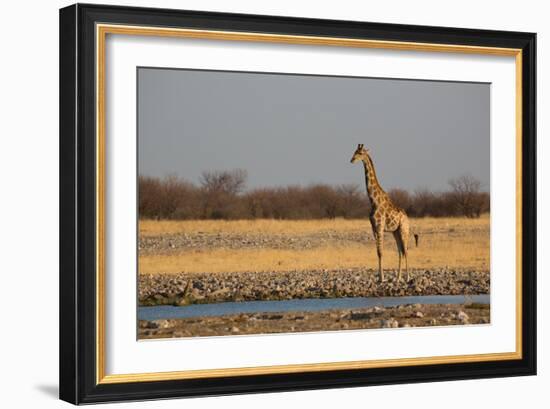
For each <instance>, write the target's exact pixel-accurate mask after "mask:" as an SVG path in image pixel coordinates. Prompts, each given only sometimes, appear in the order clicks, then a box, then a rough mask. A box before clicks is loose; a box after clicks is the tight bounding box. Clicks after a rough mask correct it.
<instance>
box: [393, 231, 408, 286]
mask: <svg viewBox="0 0 550 409" xmlns="http://www.w3.org/2000/svg"><path fill="white" fill-rule="evenodd" d="M393 237H394V238H395V243H396V244H397V253H398V254H399V269H398V272H397V281H401V257H402V256H403V255H404V254H405V252H404V248H403V241H402V240H401V233H400V229H397V230H396V231H394V232H393ZM406 262H407V256H406V255H405V264H406Z"/></svg>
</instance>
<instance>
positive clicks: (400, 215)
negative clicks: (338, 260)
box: [350, 143, 418, 281]
mask: <svg viewBox="0 0 550 409" xmlns="http://www.w3.org/2000/svg"><path fill="white" fill-rule="evenodd" d="M358 161H361V162H363V166H364V169H365V183H366V187H367V195H368V197H369V200H370V203H371V212H370V215H369V220H370V223H371V226H372V232H373V235H374V239H375V240H376V252H377V254H378V272H379V274H380V281H384V268H383V263H382V258H383V250H384V232H391V233H393V237H394V239H395V242H396V244H397V252H398V254H399V269H398V280H399V281H400V280H401V259H402V258H404V259H405V270H406V272H407V281H408V280H409V279H410V275H409V264H408V260H407V256H408V249H409V245H408V243H409V235H410V225H409V218H408V217H407V214H406V213H405V210H403V209H401V208H399V207H398V206H396V205H395V204H394V203H393V202H392V200H391V199H390V197H389V195H388V194H387V193H386V192H385V191H384V189H382V187H381V186H380V183H379V182H378V178H377V176H376V170H375V169H374V162H373V161H372V158H371V157H370V154H369V150H368V149H365V147H364V145H363V144H362V143H360V144H358V145H357V149H356V150H355V152H354V153H353V156H352V157H351V161H350V162H351V163H356V162H358ZM414 238H415V243H416V245H417V246H418V234H415V235H414Z"/></svg>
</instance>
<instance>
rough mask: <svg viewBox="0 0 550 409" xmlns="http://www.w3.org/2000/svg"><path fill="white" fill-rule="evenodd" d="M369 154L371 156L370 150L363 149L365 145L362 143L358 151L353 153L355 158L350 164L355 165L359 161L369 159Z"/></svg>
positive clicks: (352, 158)
mask: <svg viewBox="0 0 550 409" xmlns="http://www.w3.org/2000/svg"><path fill="white" fill-rule="evenodd" d="M368 154H369V150H368V149H365V148H363V144H362V143H360V144H359V145H357V149H356V150H355V152H354V153H353V156H352V157H351V160H350V162H351V163H355V162H357V161H359V160H363V159H366V158H367V157H368Z"/></svg>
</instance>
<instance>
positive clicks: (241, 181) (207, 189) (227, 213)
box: [200, 169, 248, 219]
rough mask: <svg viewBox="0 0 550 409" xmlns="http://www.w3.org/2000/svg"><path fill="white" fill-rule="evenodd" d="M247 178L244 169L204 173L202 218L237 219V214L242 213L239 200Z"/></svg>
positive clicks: (201, 181)
mask: <svg viewBox="0 0 550 409" xmlns="http://www.w3.org/2000/svg"><path fill="white" fill-rule="evenodd" d="M247 177H248V174H247V172H246V170H244V169H233V170H223V171H222V170H213V171H204V172H202V174H201V178H200V184H201V186H202V191H203V195H202V217H203V218H204V219H229V218H233V217H235V215H236V213H239V214H240V213H242V209H241V207H242V203H241V201H240V200H238V199H239V197H238V194H239V193H241V192H242V191H243V190H244V189H245V187H246V179H247ZM237 207H238V208H239V209H238V212H237V211H236V210H237Z"/></svg>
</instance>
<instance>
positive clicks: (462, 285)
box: [138, 269, 490, 306]
mask: <svg viewBox="0 0 550 409" xmlns="http://www.w3.org/2000/svg"><path fill="white" fill-rule="evenodd" d="M489 292H490V274H489V272H487V271H474V270H457V269H454V270H448V269H433V270H415V271H412V273H411V279H410V280H409V281H405V274H403V280H402V281H401V282H397V280H396V274H395V272H393V271H389V272H386V281H385V282H383V283H380V282H379V280H378V272H377V271H375V270H372V269H335V270H319V271H285V272H238V273H179V274H172V273H155V274H140V275H139V283H138V299H139V305H142V306H151V305H188V304H198V303H218V302H226V301H255V300H264V301H265V300H290V299H303V298H339V297H389V296H412V295H474V294H488V293H489Z"/></svg>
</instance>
